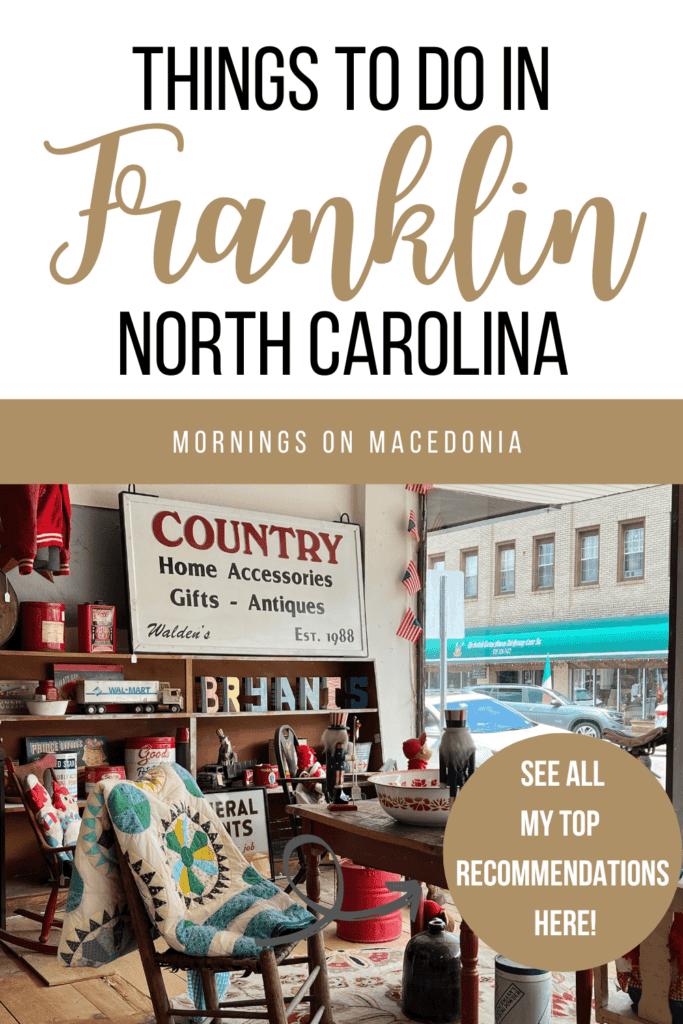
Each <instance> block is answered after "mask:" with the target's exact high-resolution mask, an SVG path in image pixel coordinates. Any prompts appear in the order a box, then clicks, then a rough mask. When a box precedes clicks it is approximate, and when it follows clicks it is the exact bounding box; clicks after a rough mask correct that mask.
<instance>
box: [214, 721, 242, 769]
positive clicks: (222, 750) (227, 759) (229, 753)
mask: <svg viewBox="0 0 683 1024" xmlns="http://www.w3.org/2000/svg"><path fill="white" fill-rule="evenodd" d="M216 735H217V736H218V738H219V740H220V741H221V745H220V747H219V748H218V764H219V765H220V766H221V767H222V768H225V767H226V766H227V765H229V764H236V763H237V754H236V753H235V751H234V750H233V749H232V743H231V742H230V740H229V739H228V737H227V736H226V735H225V733H224V732H223V730H222V729H216Z"/></svg>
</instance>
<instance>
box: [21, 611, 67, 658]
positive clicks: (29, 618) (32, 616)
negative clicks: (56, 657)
mask: <svg viewBox="0 0 683 1024" xmlns="http://www.w3.org/2000/svg"><path fill="white" fill-rule="evenodd" d="M21 648H22V650H24V651H63V650H64V649H65V645H64V605H63V604H48V603H47V602H45V601H22V602H21Z"/></svg>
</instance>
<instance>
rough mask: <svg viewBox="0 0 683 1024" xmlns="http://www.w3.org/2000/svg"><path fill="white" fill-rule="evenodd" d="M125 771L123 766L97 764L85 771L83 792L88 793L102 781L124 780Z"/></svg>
mask: <svg viewBox="0 0 683 1024" xmlns="http://www.w3.org/2000/svg"><path fill="white" fill-rule="evenodd" d="M125 777H126V769H125V768H124V767H123V765H115V764H98V765H95V766H94V767H89V768H86V769H85V792H86V793H90V791H91V790H92V788H93V786H96V785H97V783H98V782H101V781H102V779H125Z"/></svg>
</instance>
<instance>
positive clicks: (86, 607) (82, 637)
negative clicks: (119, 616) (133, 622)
mask: <svg viewBox="0 0 683 1024" xmlns="http://www.w3.org/2000/svg"><path fill="white" fill-rule="evenodd" d="M78 649H79V651H81V653H82V654H116V608H115V607H114V606H113V605H110V604H101V603H100V602H99V601H98V602H97V603H96V604H79V606H78Z"/></svg>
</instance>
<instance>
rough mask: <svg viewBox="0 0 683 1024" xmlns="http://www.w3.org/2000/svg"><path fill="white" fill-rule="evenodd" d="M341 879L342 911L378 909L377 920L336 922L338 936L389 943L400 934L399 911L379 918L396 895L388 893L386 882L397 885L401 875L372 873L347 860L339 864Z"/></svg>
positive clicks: (360, 940)
mask: <svg viewBox="0 0 683 1024" xmlns="http://www.w3.org/2000/svg"><path fill="white" fill-rule="evenodd" d="M340 867H341V873H342V878H343V879H344V899H343V900H342V905H341V909H342V910H343V911H347V910H368V909H369V908H370V907H377V910H378V913H379V914H380V915H381V916H379V917H372V918H362V919H361V920H360V921H337V936H338V938H340V939H344V940H348V941H350V942H392V941H393V940H394V939H397V938H398V937H399V936H400V934H401V928H402V927H403V923H402V918H401V911H400V910H391V911H389V913H388V914H381V911H380V908H381V907H382V906H383V905H384V904H385V903H391V901H392V900H395V899H396V895H395V893H393V892H392V891H391V890H390V889H387V886H386V883H387V882H398V881H399V880H400V878H401V876H400V875H394V874H392V873H391V872H389V871H375V870H374V869H373V868H365V867H363V866H362V865H361V864H354V863H353V862H352V861H350V860H342V861H340Z"/></svg>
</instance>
